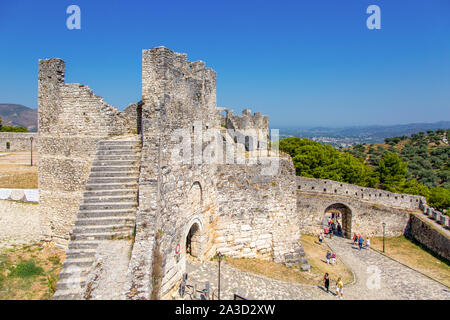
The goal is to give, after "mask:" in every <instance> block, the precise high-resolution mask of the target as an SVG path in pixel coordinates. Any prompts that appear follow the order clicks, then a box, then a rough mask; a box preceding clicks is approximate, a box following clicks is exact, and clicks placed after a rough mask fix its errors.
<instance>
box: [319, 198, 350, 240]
mask: <svg viewBox="0 0 450 320" xmlns="http://www.w3.org/2000/svg"><path fill="white" fill-rule="evenodd" d="M328 217H330V218H331V219H333V220H334V222H335V225H336V229H337V226H338V224H340V225H341V230H342V232H341V236H342V237H344V238H347V239H351V237H352V211H351V210H350V208H349V207H347V206H346V205H345V204H342V203H335V204H332V205H330V206H328V207H327V208H326V209H325V218H324V223H325V224H327V225H328Z"/></svg>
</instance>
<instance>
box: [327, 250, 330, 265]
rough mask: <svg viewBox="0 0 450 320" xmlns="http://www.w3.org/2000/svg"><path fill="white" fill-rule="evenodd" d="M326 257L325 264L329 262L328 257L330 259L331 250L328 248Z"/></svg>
mask: <svg viewBox="0 0 450 320" xmlns="http://www.w3.org/2000/svg"><path fill="white" fill-rule="evenodd" d="M326 258H327V264H330V259H331V252H330V250H328V251H327V256H326Z"/></svg>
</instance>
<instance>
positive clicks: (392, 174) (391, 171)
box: [377, 151, 408, 192]
mask: <svg viewBox="0 0 450 320" xmlns="http://www.w3.org/2000/svg"><path fill="white" fill-rule="evenodd" d="M377 172H378V174H379V179H380V187H381V188H382V189H385V190H389V191H394V192H395V191H397V190H399V189H400V188H401V187H402V186H403V185H404V184H405V177H406V174H407V172H408V169H407V164H406V163H405V162H403V161H402V160H401V159H400V157H399V155H398V154H397V153H393V152H388V151H387V152H385V153H384V154H383V157H382V158H381V159H380V161H379V162H378V168H377Z"/></svg>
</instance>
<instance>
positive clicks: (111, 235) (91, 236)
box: [76, 228, 134, 240]
mask: <svg viewBox="0 0 450 320" xmlns="http://www.w3.org/2000/svg"><path fill="white" fill-rule="evenodd" d="M133 232H134V229H131V228H130V230H129V231H119V232H104V233H82V234H79V235H77V236H76V238H77V239H78V240H114V239H123V238H127V237H129V236H131V235H133Z"/></svg>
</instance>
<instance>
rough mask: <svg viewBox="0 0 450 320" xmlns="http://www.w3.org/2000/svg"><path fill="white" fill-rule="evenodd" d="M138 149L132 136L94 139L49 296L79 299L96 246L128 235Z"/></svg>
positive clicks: (131, 229)
mask: <svg viewBox="0 0 450 320" xmlns="http://www.w3.org/2000/svg"><path fill="white" fill-rule="evenodd" d="M140 150H141V147H140V142H139V139H138V137H137V136H136V138H133V139H129V140H102V141H100V142H99V143H98V147H97V153H96V155H95V159H94V162H93V164H92V167H91V172H90V175H89V179H88V182H87V184H86V188H85V192H84V194H83V199H82V203H81V205H80V209H79V211H78V216H77V219H76V222H75V226H74V228H73V231H72V233H71V239H70V242H69V248H68V250H67V253H66V260H65V261H64V263H63V269H62V271H61V274H60V280H59V282H58V285H57V290H56V292H55V294H54V296H53V299H82V292H83V290H84V288H85V286H86V279H87V277H88V275H89V272H90V270H91V268H92V266H93V264H94V260H95V254H96V250H97V247H98V245H99V244H100V243H101V242H102V241H107V240H116V239H124V238H129V237H130V236H132V235H133V233H134V228H135V221H136V210H137V205H138V179H139V167H140Z"/></svg>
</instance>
